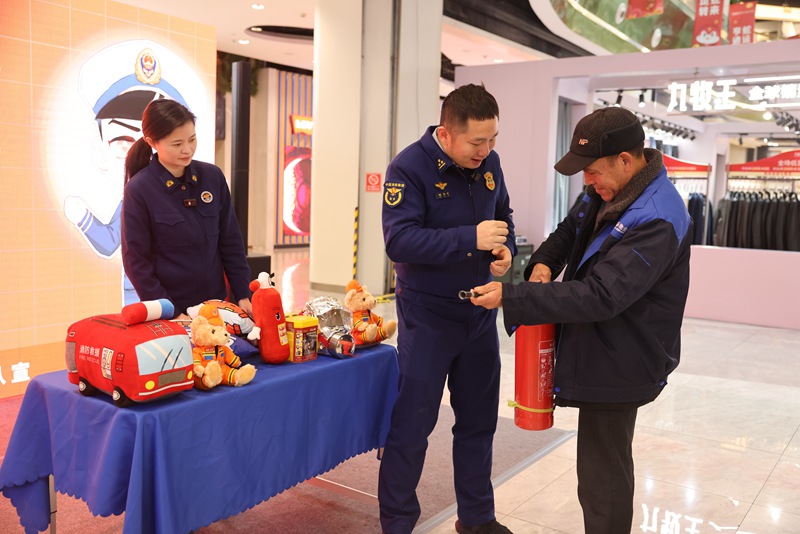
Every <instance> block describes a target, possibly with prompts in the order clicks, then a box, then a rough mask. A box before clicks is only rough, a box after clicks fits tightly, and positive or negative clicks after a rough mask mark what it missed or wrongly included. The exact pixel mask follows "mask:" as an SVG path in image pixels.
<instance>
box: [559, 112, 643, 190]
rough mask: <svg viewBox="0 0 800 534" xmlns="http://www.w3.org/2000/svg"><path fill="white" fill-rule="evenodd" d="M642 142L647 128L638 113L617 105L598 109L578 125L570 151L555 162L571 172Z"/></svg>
mask: <svg viewBox="0 0 800 534" xmlns="http://www.w3.org/2000/svg"><path fill="white" fill-rule="evenodd" d="M643 144H644V129H643V128H642V125H641V123H639V119H638V118H636V115H634V114H633V113H631V112H630V111H628V110H627V109H623V108H618V107H607V108H601V109H597V110H595V111H593V112H592V113H590V114H589V115H586V116H585V117H584V118H582V119H581V120H579V121H578V124H576V125H575V132H574V133H573V134H572V142H571V143H570V144H569V152H567V153H566V154H564V157H563V158H561V159H560V160H559V162H558V163H556V164H555V169H556V170H557V171H558V172H560V173H561V174H565V175H567V176H572V175H573V174H578V173H579V172H581V171H582V170H583V169H585V168H586V167H588V166H589V165H591V164H592V162H594V161H595V160H597V159H599V158H604V157H606V156H613V155H615V154H619V153H620V152H625V151H626V150H631V149H633V148H636V147H639V146H642V145H643Z"/></svg>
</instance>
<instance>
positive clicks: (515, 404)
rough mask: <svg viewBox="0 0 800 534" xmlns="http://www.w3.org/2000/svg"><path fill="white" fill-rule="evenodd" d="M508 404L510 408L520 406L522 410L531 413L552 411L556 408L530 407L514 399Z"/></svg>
mask: <svg viewBox="0 0 800 534" xmlns="http://www.w3.org/2000/svg"><path fill="white" fill-rule="evenodd" d="M508 406H509V408H519V409H520V410H522V411H525V412H531V413H550V412H552V411H553V410H555V408H528V407H527V406H523V405H521V404H519V403H518V402H515V401H512V400H510V401H508Z"/></svg>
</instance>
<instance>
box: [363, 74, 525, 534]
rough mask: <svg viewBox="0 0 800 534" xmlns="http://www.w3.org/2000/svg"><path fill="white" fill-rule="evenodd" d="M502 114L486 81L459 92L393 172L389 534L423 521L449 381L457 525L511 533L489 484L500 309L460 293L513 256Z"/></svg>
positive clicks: (387, 197) (384, 509) (386, 481)
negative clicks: (434, 439) (422, 482)
mask: <svg viewBox="0 0 800 534" xmlns="http://www.w3.org/2000/svg"><path fill="white" fill-rule="evenodd" d="M498 120H499V111H498V107H497V102H496V101H495V99H494V97H493V96H492V95H491V94H489V93H488V92H487V91H486V89H485V88H484V87H483V85H480V86H478V85H472V84H470V85H465V86H462V87H459V88H458V89H456V90H454V91H453V92H451V93H450V94H449V95H448V96H447V98H445V100H444V102H443V103H442V110H441V121H440V122H441V124H440V125H439V126H431V127H430V128H428V130H427V131H426V132H425V133H424V134H423V136H422V137H421V138H420V139H419V141H417V142H415V143H413V144H412V145H410V146H409V147H407V148H406V149H405V150H403V151H402V152H401V153H400V154H398V155H397V157H396V158H395V159H394V160H393V161H392V163H391V164H390V165H389V168H388V169H387V171H386V182H385V184H384V197H383V234H384V240H385V243H386V252H387V254H388V255H389V258H390V259H392V260H393V261H394V262H395V268H396V272H397V281H396V295H397V316H398V327H399V329H398V337H397V348H398V358H399V364H400V385H399V394H398V397H397V401H396V403H395V406H394V411H393V413H392V424H391V429H390V431H389V435H388V438H387V440H386V447H385V449H384V454H383V458H382V460H381V469H380V480H379V486H378V500H379V501H380V517H381V526H382V528H383V531H384V532H386V533H388V534H409V533H410V532H411V531H412V530H413V528H414V525H415V524H416V522H417V520H418V519H419V516H420V504H419V501H418V499H417V496H416V488H417V484H418V483H419V479H420V475H421V473H422V467H423V463H424V461H425V451H426V449H427V445H428V441H427V438H428V436H429V435H430V433H431V432H432V431H433V429H434V427H435V426H436V419H437V417H438V415H439V406H440V404H441V400H442V392H443V389H444V386H445V383H447V386H448V388H449V390H450V404H451V406H452V408H453V413H454V415H455V425H454V426H453V470H454V481H455V492H456V500H457V503H458V520H457V521H456V530H457V531H458V532H459V533H468V532H469V533H473V532H475V533H500V534H503V533H509V532H510V531H509V530H508V529H507V528H505V527H504V526H502V525H501V524H499V523H498V522H497V521H496V519H495V514H494V493H493V490H492V483H491V468H492V441H493V439H494V432H495V429H496V427H497V410H498V401H499V388H500V352H499V340H498V334H497V325H496V310H486V309H483V308H480V307H475V306H472V305H470V303H469V301H467V300H460V299H459V291H461V290H464V289H469V288H472V287H475V286H476V285H482V284H485V283H487V282H489V281H490V280H491V277H492V275H494V276H502V275H503V274H505V273H506V271H507V270H508V268H509V267H510V265H511V258H512V256H513V255H514V254H516V246H515V244H514V223H513V221H512V219H511V211H512V210H511V208H510V207H509V198H508V191H507V190H506V184H505V180H504V178H503V171H502V169H501V168H500V158H499V157H498V155H497V154H496V153H495V152H494V151H493V148H494V145H495V142H496V139H497V134H498ZM476 281H477V282H476Z"/></svg>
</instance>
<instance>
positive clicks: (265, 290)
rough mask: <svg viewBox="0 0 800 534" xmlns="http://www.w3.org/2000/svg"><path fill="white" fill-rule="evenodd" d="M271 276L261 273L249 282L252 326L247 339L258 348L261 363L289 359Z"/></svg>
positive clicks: (283, 321)
mask: <svg viewBox="0 0 800 534" xmlns="http://www.w3.org/2000/svg"><path fill="white" fill-rule="evenodd" d="M273 277H274V275H273V274H267V273H265V272H261V273H259V274H258V278H256V279H255V280H253V281H252V282H250V291H252V292H253V296H252V298H251V300H252V303H253V319H254V320H255V327H254V328H253V330H252V331H251V332H250V333H249V334H248V335H247V339H249V340H250V341H251V342H253V343H256V344H257V345H258V352H259V354H261V359H262V360H263V361H264V362H265V363H282V362H285V361H286V360H288V359H289V339H288V338H287V336H286V315H285V313H284V310H283V300H282V299H281V294H280V293H279V292H278V290H277V289H275V285H274V283H273V282H272V278H273Z"/></svg>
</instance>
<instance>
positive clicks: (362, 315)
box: [344, 280, 397, 345]
mask: <svg viewBox="0 0 800 534" xmlns="http://www.w3.org/2000/svg"><path fill="white" fill-rule="evenodd" d="M346 291H347V294H346V295H345V297H344V306H345V308H347V309H348V310H350V313H351V314H353V333H354V337H355V339H356V344H357V345H368V344H371V343H380V342H381V341H383V340H385V339H389V338H390V337H392V336H393V335H394V334H395V332H396V331H397V321H395V320H394V319H391V320H389V321H384V320H383V317H381V316H380V315H378V314H376V313H374V312H373V311H372V310H373V309H375V306H376V305H377V304H378V301H377V299H376V298H375V297H374V296H372V293H370V292H369V290H368V289H367V286H362V285H361V284H359V283H358V280H351V281H350V282H348V283H347V287H346Z"/></svg>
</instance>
